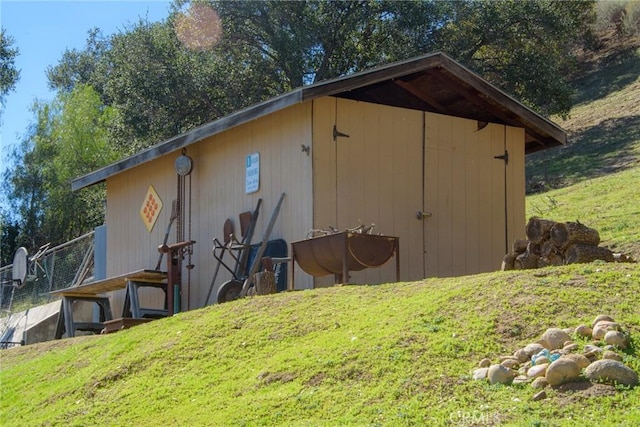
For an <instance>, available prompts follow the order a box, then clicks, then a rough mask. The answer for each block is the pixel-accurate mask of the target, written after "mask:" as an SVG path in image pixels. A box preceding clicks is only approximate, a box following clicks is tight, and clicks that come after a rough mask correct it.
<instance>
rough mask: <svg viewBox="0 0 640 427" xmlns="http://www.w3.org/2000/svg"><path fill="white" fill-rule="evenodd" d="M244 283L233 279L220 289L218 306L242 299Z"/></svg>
mask: <svg viewBox="0 0 640 427" xmlns="http://www.w3.org/2000/svg"><path fill="white" fill-rule="evenodd" d="M242 285H243V283H242V282H241V281H239V280H234V279H231V280H229V281H228V282H224V283H223V284H222V285H220V289H218V295H217V300H218V304H222V303H223V302H229V301H233V300H237V299H238V298H240V292H242Z"/></svg>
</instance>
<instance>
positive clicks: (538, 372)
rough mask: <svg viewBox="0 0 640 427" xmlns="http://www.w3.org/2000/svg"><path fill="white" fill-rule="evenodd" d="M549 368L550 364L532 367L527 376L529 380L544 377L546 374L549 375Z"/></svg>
mask: <svg viewBox="0 0 640 427" xmlns="http://www.w3.org/2000/svg"><path fill="white" fill-rule="evenodd" d="M548 367H549V364H548V363H543V364H541V365H535V366H532V367H531V368H529V370H528V371H527V376H528V377H529V378H536V377H544V376H545V374H546V373H547V368H548Z"/></svg>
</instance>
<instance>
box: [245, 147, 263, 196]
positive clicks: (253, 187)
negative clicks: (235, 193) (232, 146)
mask: <svg viewBox="0 0 640 427" xmlns="http://www.w3.org/2000/svg"><path fill="white" fill-rule="evenodd" d="M245 166H246V175H245V181H244V183H245V185H244V191H245V193H247V194H250V193H255V192H256V191H258V189H259V188H260V154H259V153H252V154H249V155H248V156H247V158H246V160H245Z"/></svg>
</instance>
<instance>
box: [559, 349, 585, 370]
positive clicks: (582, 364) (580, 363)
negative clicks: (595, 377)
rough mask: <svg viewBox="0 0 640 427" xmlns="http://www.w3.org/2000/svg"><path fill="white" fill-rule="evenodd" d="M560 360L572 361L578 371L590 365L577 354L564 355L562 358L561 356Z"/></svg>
mask: <svg viewBox="0 0 640 427" xmlns="http://www.w3.org/2000/svg"><path fill="white" fill-rule="evenodd" d="M562 358H563V359H571V360H573V361H574V362H576V363H577V364H578V366H579V367H580V369H584V368H586V367H587V366H589V364H590V363H591V361H590V360H589V359H588V358H587V357H586V356H584V355H582V354H577V353H570V354H565V355H564V356H562Z"/></svg>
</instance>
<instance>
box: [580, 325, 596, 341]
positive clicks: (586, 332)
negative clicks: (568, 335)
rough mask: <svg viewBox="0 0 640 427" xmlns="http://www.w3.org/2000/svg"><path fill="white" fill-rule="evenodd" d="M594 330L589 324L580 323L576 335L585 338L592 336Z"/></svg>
mask: <svg viewBox="0 0 640 427" xmlns="http://www.w3.org/2000/svg"><path fill="white" fill-rule="evenodd" d="M592 332H593V328H591V327H590V326H587V325H580V326H578V327H577V328H576V335H579V336H581V337H585V338H591V333H592Z"/></svg>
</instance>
